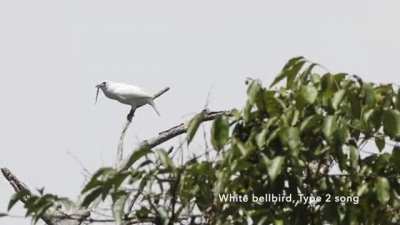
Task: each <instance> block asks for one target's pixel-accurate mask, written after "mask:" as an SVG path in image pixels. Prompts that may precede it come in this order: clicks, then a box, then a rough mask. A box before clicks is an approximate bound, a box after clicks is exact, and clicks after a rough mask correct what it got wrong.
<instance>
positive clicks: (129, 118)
mask: <svg viewBox="0 0 400 225" xmlns="http://www.w3.org/2000/svg"><path fill="white" fill-rule="evenodd" d="M135 111H136V108H134V107H132V108H131V111H129V114H128V116H127V117H126V119H128V121H129V122H132V118H133V116H134V115H135Z"/></svg>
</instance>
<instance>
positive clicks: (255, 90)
mask: <svg viewBox="0 0 400 225" xmlns="http://www.w3.org/2000/svg"><path fill="white" fill-rule="evenodd" d="M261 91H262V87H261V84H260V82H259V81H258V80H252V81H251V83H250V85H249V87H248V89H247V95H248V96H249V102H250V104H252V105H253V104H254V103H256V101H257V97H258V96H259V94H260V93H261Z"/></svg>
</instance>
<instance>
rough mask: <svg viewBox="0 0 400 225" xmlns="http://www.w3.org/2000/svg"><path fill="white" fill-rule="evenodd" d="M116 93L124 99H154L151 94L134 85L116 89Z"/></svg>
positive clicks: (121, 86)
mask: <svg viewBox="0 0 400 225" xmlns="http://www.w3.org/2000/svg"><path fill="white" fill-rule="evenodd" d="M115 93H117V94H118V95H119V96H121V97H122V98H124V99H140V98H152V97H153V96H151V95H150V94H148V93H147V92H145V91H143V90H142V89H141V88H139V87H136V86H133V85H119V86H118V87H117V88H116V89H115Z"/></svg>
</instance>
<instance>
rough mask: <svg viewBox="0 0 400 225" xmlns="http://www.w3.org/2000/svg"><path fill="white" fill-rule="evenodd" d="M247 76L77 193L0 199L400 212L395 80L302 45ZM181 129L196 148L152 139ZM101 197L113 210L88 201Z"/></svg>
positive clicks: (198, 217)
mask: <svg viewBox="0 0 400 225" xmlns="http://www.w3.org/2000/svg"><path fill="white" fill-rule="evenodd" d="M320 71H323V72H320ZM246 85H247V101H246V102H245V104H244V106H243V108H241V109H232V110H227V111H221V112H209V111H208V110H204V111H202V112H200V113H198V114H197V115H196V116H194V117H193V118H192V119H191V120H190V121H188V122H187V123H185V124H181V125H179V126H177V127H173V128H172V129H170V130H167V131H164V132H161V133H160V134H159V136H157V137H155V138H152V139H149V140H147V141H144V142H143V144H141V145H140V146H139V147H138V148H137V149H135V150H134V151H133V152H132V153H131V155H130V156H129V157H128V158H127V159H126V160H125V161H124V162H123V163H121V165H119V166H118V167H104V168H100V169H99V170H98V171H97V172H96V173H94V174H93V176H92V177H91V178H90V180H89V181H88V183H87V184H86V185H85V187H84V188H83V190H82V192H81V197H80V201H79V202H72V201H71V200H68V199H65V198H61V197H58V196H56V195H53V194H45V193H39V194H34V193H32V192H30V191H26V190H22V191H21V190H20V189H19V190H20V191H18V190H16V191H17V192H16V194H15V195H14V196H13V197H12V198H11V201H10V204H9V209H11V208H12V207H13V205H14V204H15V203H16V202H17V201H18V200H21V201H23V202H24V206H25V208H26V209H27V215H29V216H32V218H33V221H34V222H36V221H37V220H39V219H40V218H41V219H44V220H45V221H46V223H48V224H51V223H52V224H60V223H58V221H61V220H64V221H65V220H69V221H70V222H71V221H72V222H75V223H71V224H81V223H93V222H96V221H97V222H112V223H114V224H117V225H122V224H124V225H127V224H156V225H161V224H162V225H172V224H216V225H224V224H257V225H263V224H275V225H283V224H349V225H356V224H363V225H364V224H365V225H367V224H399V223H400V196H399V194H400V176H399V174H400V146H397V143H398V141H399V140H400V91H399V89H398V87H397V86H395V85H393V84H376V83H370V82H366V81H364V80H362V79H361V78H360V77H358V76H356V75H351V74H346V73H331V72H327V71H324V70H323V69H321V67H320V66H319V65H318V64H316V63H312V62H309V61H308V60H307V59H305V58H304V57H295V58H292V59H290V60H289V61H288V62H287V63H286V64H285V65H284V67H283V68H282V70H281V72H280V73H279V74H278V76H277V77H276V78H275V79H274V80H273V82H272V84H271V85H269V86H265V85H264V84H263V83H262V82H261V81H260V80H257V79H248V80H247V81H246ZM209 120H212V125H211V131H210V140H209V141H210V143H211V145H212V150H211V151H206V152H205V153H200V151H198V149H196V148H195V147H193V146H191V145H190V143H191V141H192V140H193V138H194V137H195V135H196V133H199V127H200V125H201V123H203V122H205V121H209ZM181 134H186V136H187V138H186V142H187V144H188V145H189V151H191V152H193V153H195V152H197V154H196V155H194V156H193V157H190V158H187V159H180V160H178V157H177V155H178V154H179V153H177V152H178V151H183V150H182V149H180V148H179V146H178V148H171V149H163V148H160V147H159V144H161V143H163V142H165V141H167V140H170V139H172V138H175V137H176V136H178V135H181ZM197 135H199V134H197ZM366 149H368V151H366ZM333 167H335V168H336V169H334V168H333ZM3 172H4V171H3ZM229 194H231V196H241V197H243V196H247V197H248V200H247V201H245V200H243V199H242V200H241V201H230V200H229V199H227V198H225V197H226V196H228V195H229ZM268 196H275V197H277V196H278V197H282V198H283V197H288V196H292V198H293V199H292V200H293V201H287V200H283V201H276V202H271V200H266V199H267V198H268ZM300 196H303V197H305V198H308V199H313V201H311V202H302V201H298V200H299V198H300ZM260 197H265V199H264V201H255V200H254V198H257V199H258V200H260ZM318 197H319V198H318ZM99 205H106V206H108V207H109V208H110V212H111V215H112V218H108V219H107V218H96V216H95V215H90V213H88V212H89V211H93V210H95V209H96V208H97V207H98V206H99ZM70 209H74V210H78V211H79V212H84V213H78V214H77V215H78V216H77V217H75V214H73V213H70V212H71V210H70ZM75 212H76V211H75Z"/></svg>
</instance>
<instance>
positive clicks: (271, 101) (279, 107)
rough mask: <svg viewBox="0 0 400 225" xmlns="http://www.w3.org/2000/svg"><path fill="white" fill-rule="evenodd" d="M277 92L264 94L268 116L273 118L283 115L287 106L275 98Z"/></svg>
mask: <svg viewBox="0 0 400 225" xmlns="http://www.w3.org/2000/svg"><path fill="white" fill-rule="evenodd" d="M275 94H276V93H275V91H265V92H264V106H265V109H266V110H267V112H268V114H269V115H271V116H278V115H280V114H281V113H282V111H283V109H284V108H285V105H284V104H283V103H282V102H280V101H279V100H278V98H277V97H275Z"/></svg>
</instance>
